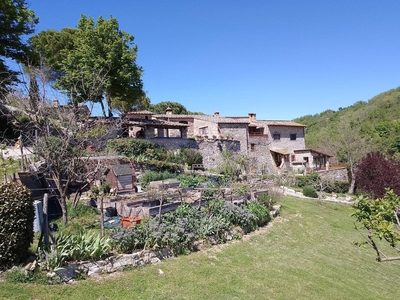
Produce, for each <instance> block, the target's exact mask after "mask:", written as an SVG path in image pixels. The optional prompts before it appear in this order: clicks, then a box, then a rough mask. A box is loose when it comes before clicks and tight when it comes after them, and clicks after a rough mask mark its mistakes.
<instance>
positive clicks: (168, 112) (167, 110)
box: [165, 107, 172, 115]
mask: <svg viewBox="0 0 400 300" xmlns="http://www.w3.org/2000/svg"><path fill="white" fill-rule="evenodd" d="M165 114H166V115H172V108H171V107H167V109H166V110H165Z"/></svg>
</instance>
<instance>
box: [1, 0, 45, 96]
mask: <svg viewBox="0 0 400 300" xmlns="http://www.w3.org/2000/svg"><path fill="white" fill-rule="evenodd" d="M37 23H38V18H37V17H36V16H35V14H34V12H33V11H32V10H30V9H28V8H27V5H26V1H25V0H0V95H1V96H4V95H5V94H6V93H7V91H8V90H9V86H10V85H12V84H13V83H15V82H18V78H17V76H18V72H16V71H12V70H10V69H9V67H8V66H7V65H6V63H5V59H6V58H10V59H14V60H17V61H19V62H21V61H24V60H25V59H26V57H27V55H28V52H29V47H28V46H27V45H26V44H25V43H24V42H23V41H22V39H21V37H22V36H23V35H28V34H31V33H33V31H34V26H35V25H36V24H37Z"/></svg>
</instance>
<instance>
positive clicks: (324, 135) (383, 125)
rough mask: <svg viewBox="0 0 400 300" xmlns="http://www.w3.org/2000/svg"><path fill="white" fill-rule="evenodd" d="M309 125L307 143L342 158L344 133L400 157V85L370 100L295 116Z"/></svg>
mask: <svg viewBox="0 0 400 300" xmlns="http://www.w3.org/2000/svg"><path fill="white" fill-rule="evenodd" d="M295 121H296V122H299V123H302V124H305V125H307V129H306V130H307V134H306V145H307V147H309V148H315V149H319V150H321V151H324V152H326V153H329V154H332V155H335V158H337V159H338V161H341V160H343V159H342V158H341V147H342V146H343V145H342V143H341V142H340V141H341V140H343V139H342V138H340V137H343V136H346V135H347V136H352V137H353V138H358V139H359V140H360V143H361V144H362V145H363V147H364V148H365V147H366V148H368V150H369V151H380V152H382V153H385V154H389V155H393V156H395V157H400V87H398V88H395V89H392V90H389V91H387V92H384V93H381V94H379V95H377V96H375V97H373V98H372V99H370V100H369V101H368V102H364V101H358V102H356V103H354V104H353V105H351V106H349V107H345V108H339V109H338V110H337V111H334V110H326V111H324V112H322V113H319V114H315V115H306V116H303V117H300V118H297V119H295Z"/></svg>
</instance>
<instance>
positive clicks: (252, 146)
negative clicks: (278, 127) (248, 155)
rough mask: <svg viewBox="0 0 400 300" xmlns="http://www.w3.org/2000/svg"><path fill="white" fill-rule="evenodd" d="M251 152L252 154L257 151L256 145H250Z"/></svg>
mask: <svg viewBox="0 0 400 300" xmlns="http://www.w3.org/2000/svg"><path fill="white" fill-rule="evenodd" d="M250 150H251V152H255V151H256V144H250Z"/></svg>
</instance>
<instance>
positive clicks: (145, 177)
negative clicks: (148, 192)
mask: <svg viewBox="0 0 400 300" xmlns="http://www.w3.org/2000/svg"><path fill="white" fill-rule="evenodd" d="M176 176H177V175H176V174H175V173H170V172H168V171H164V172H154V171H150V170H147V171H146V172H144V173H143V174H142V176H140V183H141V184H142V185H143V186H146V185H147V184H148V183H149V182H151V181H158V180H165V179H169V178H176Z"/></svg>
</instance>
